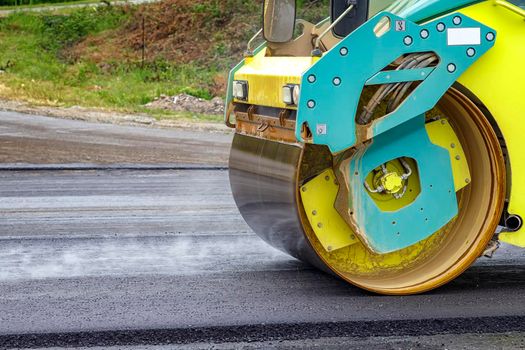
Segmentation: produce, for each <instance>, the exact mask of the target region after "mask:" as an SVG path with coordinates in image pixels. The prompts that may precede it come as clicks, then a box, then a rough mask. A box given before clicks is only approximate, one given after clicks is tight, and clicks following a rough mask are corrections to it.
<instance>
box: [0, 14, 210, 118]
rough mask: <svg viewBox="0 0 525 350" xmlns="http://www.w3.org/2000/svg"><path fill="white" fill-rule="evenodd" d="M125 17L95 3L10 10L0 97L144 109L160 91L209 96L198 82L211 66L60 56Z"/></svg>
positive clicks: (0, 31) (0, 45) (3, 27)
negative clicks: (55, 9)
mask: <svg viewBox="0 0 525 350" xmlns="http://www.w3.org/2000/svg"><path fill="white" fill-rule="evenodd" d="M128 18H129V12H128V11H124V10H123V9H122V8H119V7H100V8H95V9H92V8H89V9H88V8H86V9H80V10H77V11H74V12H73V13H72V14H70V15H69V16H61V15H50V14H32V13H15V14H12V15H10V16H8V17H6V18H4V19H2V20H0V69H2V68H3V70H5V71H6V73H4V74H1V75H0V84H1V85H3V86H4V87H3V88H0V96H2V97H4V98H10V99H18V100H25V101H28V102H31V103H34V104H45V105H54V106H73V105H80V106H86V107H101V108H108V109H115V110H120V111H128V112H139V111H144V108H143V107H142V105H144V104H146V103H148V102H150V101H152V100H153V99H154V98H155V97H156V96H159V95H160V94H166V95H172V94H177V93H181V92H186V93H189V94H192V95H194V96H197V97H203V98H211V97H213V96H211V94H210V92H209V91H208V90H207V89H206V88H203V87H202V86H205V85H206V84H210V83H211V82H212V81H213V77H214V76H215V75H216V74H218V73H217V72H216V71H214V70H213V69H208V70H202V69H200V68H199V67H196V66H193V65H189V64H187V65H174V64H170V63H169V62H165V61H162V60H155V61H153V62H149V63H146V64H145V65H144V66H142V65H141V64H139V63H125V64H121V63H119V62H112V63H111V64H109V68H101V67H99V66H97V65H96V64H94V63H90V62H83V61H81V60H80V61H78V62H68V60H67V59H66V58H61V57H60V56H61V49H62V48H64V47H67V46H68V45H71V44H73V43H74V42H76V41H78V40H80V39H82V38H83V37H85V36H86V35H88V34H95V33H98V32H102V31H105V30H109V29H112V28H116V27H118V26H119V25H121V24H122V23H124V22H125V21H126V20H127V19H128ZM180 115H181V114H180V113H179V116H180ZM185 116H186V117H188V115H185ZM189 117H190V119H193V118H192V117H191V116H189ZM204 119H207V120H210V118H209V117H205V118H204ZM211 119H213V118H211Z"/></svg>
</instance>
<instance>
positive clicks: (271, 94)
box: [235, 49, 314, 108]
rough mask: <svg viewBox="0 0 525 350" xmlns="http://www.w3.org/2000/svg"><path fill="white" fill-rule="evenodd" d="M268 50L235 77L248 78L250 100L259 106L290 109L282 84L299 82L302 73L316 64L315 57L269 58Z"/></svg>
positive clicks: (247, 61)
mask: <svg viewBox="0 0 525 350" xmlns="http://www.w3.org/2000/svg"><path fill="white" fill-rule="evenodd" d="M265 55H266V49H265V50H262V51H261V52H259V53H258V54H257V55H255V56H254V57H252V58H248V59H246V64H245V65H244V66H243V67H242V68H241V69H239V70H238V71H237V73H235V80H246V81H248V101H237V100H236V102H241V103H248V104H254V105H259V106H268V107H277V108H291V107H290V106H287V105H286V104H285V103H284V102H283V96H282V87H283V86H284V85H286V84H300V83H301V77H302V75H303V73H304V72H305V71H306V70H308V69H309V68H310V67H311V66H312V64H313V63H314V58H312V57H266V56H265Z"/></svg>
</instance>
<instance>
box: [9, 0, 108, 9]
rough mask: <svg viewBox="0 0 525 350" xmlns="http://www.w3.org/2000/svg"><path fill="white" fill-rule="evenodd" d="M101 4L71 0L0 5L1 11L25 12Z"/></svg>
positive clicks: (98, 1) (84, 0) (86, 0)
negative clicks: (28, 10) (36, 9)
mask: <svg viewBox="0 0 525 350" xmlns="http://www.w3.org/2000/svg"><path fill="white" fill-rule="evenodd" d="M97 3H100V0H71V1H58V2H55V3H52V2H46V3H36V2H34V3H33V4H28V3H25V4H21V5H16V6H15V5H0V11H2V10H25V9H32V8H45V7H60V6H67V5H77V4H97Z"/></svg>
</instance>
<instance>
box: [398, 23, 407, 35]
mask: <svg viewBox="0 0 525 350" xmlns="http://www.w3.org/2000/svg"><path fill="white" fill-rule="evenodd" d="M406 30H407V22H405V21H396V32H404V31H406Z"/></svg>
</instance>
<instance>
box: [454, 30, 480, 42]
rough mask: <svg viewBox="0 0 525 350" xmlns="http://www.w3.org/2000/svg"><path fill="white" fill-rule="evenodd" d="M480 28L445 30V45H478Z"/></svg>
mask: <svg viewBox="0 0 525 350" xmlns="http://www.w3.org/2000/svg"><path fill="white" fill-rule="evenodd" d="M480 44H481V28H449V29H447V45H448V46H459V45H480Z"/></svg>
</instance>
